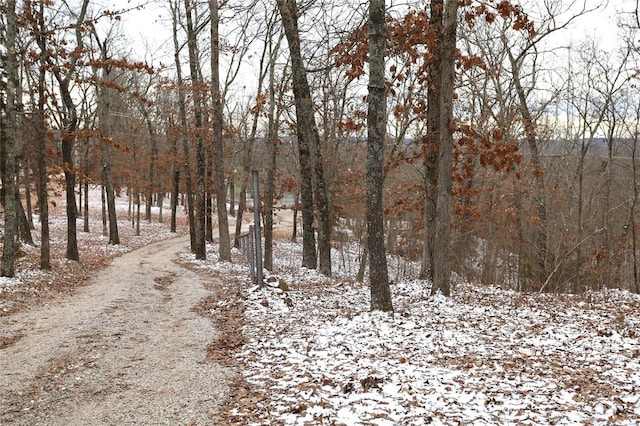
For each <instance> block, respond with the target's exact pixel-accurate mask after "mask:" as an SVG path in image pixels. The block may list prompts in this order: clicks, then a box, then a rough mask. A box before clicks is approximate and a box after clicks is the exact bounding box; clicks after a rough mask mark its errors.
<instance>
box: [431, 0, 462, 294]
mask: <svg viewBox="0 0 640 426" xmlns="http://www.w3.org/2000/svg"><path fill="white" fill-rule="evenodd" d="M457 15H458V0H448V1H447V4H446V6H445V9H444V16H443V31H442V44H441V50H440V54H441V55H442V72H441V73H440V77H439V88H440V93H439V95H440V96H439V98H440V118H439V121H438V122H439V138H438V183H437V186H438V188H437V191H438V192H437V199H436V223H435V228H436V229H435V235H434V247H433V248H434V251H433V285H432V287H431V294H435V293H437V292H441V293H442V294H443V295H445V296H449V295H450V293H451V283H450V280H451V180H452V170H453V165H452V163H453V133H452V129H451V124H452V120H453V90H454V80H455V59H456V32H457V23H458V20H457Z"/></svg>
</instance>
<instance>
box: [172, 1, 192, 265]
mask: <svg viewBox="0 0 640 426" xmlns="http://www.w3.org/2000/svg"><path fill="white" fill-rule="evenodd" d="M169 6H170V8H171V12H172V24H173V47H174V61H175V64H176V80H177V83H178V110H179V113H180V125H181V127H182V132H181V136H180V138H181V139H182V151H183V155H184V159H183V161H184V175H185V186H186V193H187V216H188V218H189V236H190V242H191V246H190V248H191V252H192V253H195V252H196V220H195V214H194V206H193V187H192V182H191V166H190V162H191V158H190V155H189V141H188V139H187V137H186V136H185V135H184V134H183V133H184V132H186V131H187V106H186V100H185V93H184V82H183V80H182V66H181V64H180V43H179V42H178V1H177V0H176V1H175V2H172V3H170V4H169ZM174 178H175V174H174Z"/></svg>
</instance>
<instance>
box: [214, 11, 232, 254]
mask: <svg viewBox="0 0 640 426" xmlns="http://www.w3.org/2000/svg"><path fill="white" fill-rule="evenodd" d="M209 9H210V11H211V90H212V95H213V150H214V153H213V172H214V180H215V185H216V209H217V210H218V237H219V239H220V241H219V242H218V244H219V256H220V260H223V261H227V262H231V240H230V237H229V216H228V215H227V191H226V184H225V180H224V139H223V132H222V130H223V117H222V101H223V99H222V95H221V93H220V66H219V56H220V45H219V35H218V24H219V19H218V1H217V0H210V1H209Z"/></svg>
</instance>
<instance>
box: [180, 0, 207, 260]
mask: <svg viewBox="0 0 640 426" xmlns="http://www.w3.org/2000/svg"><path fill="white" fill-rule="evenodd" d="M184 5H185V10H186V14H187V46H188V48H189V69H190V71H191V84H192V88H193V116H194V121H195V127H196V252H195V255H196V259H199V260H204V259H206V258H207V251H206V245H205V225H206V224H205V215H206V199H205V197H206V191H205V184H204V180H205V172H206V170H205V153H204V141H203V135H202V88H201V87H200V77H199V72H198V45H197V40H196V33H195V30H194V27H193V6H192V2H191V0H184ZM187 161H188V160H187Z"/></svg>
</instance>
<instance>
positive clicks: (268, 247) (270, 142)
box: [264, 33, 282, 271]
mask: <svg viewBox="0 0 640 426" xmlns="http://www.w3.org/2000/svg"><path fill="white" fill-rule="evenodd" d="M281 40H282V38H280V39H278V41H277V42H276V44H275V46H274V45H273V37H272V34H271V33H269V43H268V45H269V53H270V55H269V58H270V60H269V113H268V125H267V158H266V160H267V180H266V189H265V196H264V198H265V200H264V205H265V212H264V267H265V268H266V269H268V270H269V271H273V202H274V193H275V188H274V185H275V174H276V142H277V139H278V121H279V118H277V117H276V90H275V64H276V61H275V59H276V57H277V56H278V53H279V51H280V43H281Z"/></svg>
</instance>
